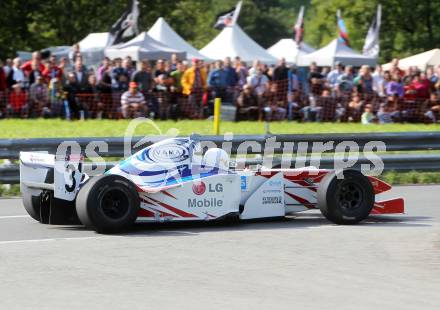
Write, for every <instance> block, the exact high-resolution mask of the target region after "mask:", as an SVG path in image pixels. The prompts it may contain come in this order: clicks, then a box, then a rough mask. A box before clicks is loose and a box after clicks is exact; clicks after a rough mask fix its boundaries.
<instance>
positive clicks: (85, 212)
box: [76, 175, 140, 233]
mask: <svg viewBox="0 0 440 310" xmlns="http://www.w3.org/2000/svg"><path fill="white" fill-rule="evenodd" d="M139 207H140V201H139V195H138V193H137V191H136V187H135V186H134V184H133V183H132V182H130V181H129V180H127V179H126V178H124V177H121V176H118V175H102V176H98V177H94V178H92V179H90V180H89V181H88V182H87V183H86V184H84V186H83V187H82V188H81V189H80V191H79V193H78V196H77V198H76V212H77V214H78V217H79V219H80V221H81V223H82V224H83V225H85V226H87V227H90V228H93V229H94V230H96V231H97V232H99V233H117V232H119V231H121V230H124V229H125V228H127V227H129V226H130V225H132V224H133V223H134V222H135V220H136V218H137V215H138V212H139Z"/></svg>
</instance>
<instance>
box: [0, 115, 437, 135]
mask: <svg viewBox="0 0 440 310" xmlns="http://www.w3.org/2000/svg"><path fill="white" fill-rule="evenodd" d="M128 125H129V121H126V120H117V121H115V120H87V121H64V120H60V119H50V120H46V119H36V120H15V119H11V120H1V121H0V138H50V137H60V138H61V137H117V136H118V137H119V136H123V135H124V132H125V130H126V129H127V126H128ZM155 125H156V127H155V126H153V125H152V124H142V125H140V126H138V127H137V129H136V135H144V136H145V135H160V134H166V133H167V132H168V131H169V130H170V129H172V130H174V128H175V129H177V130H178V133H179V135H189V134H191V133H198V134H213V125H212V121H209V120H203V121H193V120H184V121H178V122H174V121H156V122H155ZM270 131H271V132H272V133H274V134H281V133H286V134H288V133H290V134H306V133H344V132H346V133H358V132H405V131H440V124H435V125H424V124H389V125H368V126H365V125H362V124H354V123H297V122H274V123H271V124H270ZM226 132H232V133H234V134H264V123H263V122H239V123H235V122H222V123H221V133H226Z"/></svg>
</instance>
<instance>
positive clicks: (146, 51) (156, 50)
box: [105, 31, 186, 61]
mask: <svg viewBox="0 0 440 310" xmlns="http://www.w3.org/2000/svg"><path fill="white" fill-rule="evenodd" d="M172 54H176V55H177V56H178V57H179V58H181V59H184V58H186V52H184V51H180V50H176V49H173V48H171V47H169V46H168V45H165V44H163V43H161V42H159V41H156V40H155V39H153V38H152V37H150V36H149V35H148V34H147V33H146V32H145V31H144V32H142V33H140V34H139V35H138V36H137V37H135V38H134V39H132V40H130V41H128V42H126V43H123V44H119V45H115V46H112V47H109V48H107V49H106V50H105V55H106V56H107V57H109V58H111V59H114V58H118V57H120V58H123V57H127V56H130V57H131V58H132V59H133V60H134V61H140V60H142V59H148V60H158V59H170V58H171V55H172Z"/></svg>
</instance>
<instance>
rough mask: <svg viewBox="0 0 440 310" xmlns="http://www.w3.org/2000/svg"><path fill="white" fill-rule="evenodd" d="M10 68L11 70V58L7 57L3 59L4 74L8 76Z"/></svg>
mask: <svg viewBox="0 0 440 310" xmlns="http://www.w3.org/2000/svg"><path fill="white" fill-rule="evenodd" d="M11 70H12V59H11V58H7V59H6V61H5V65H4V66H3V72H4V73H5V76H8V75H9V72H11Z"/></svg>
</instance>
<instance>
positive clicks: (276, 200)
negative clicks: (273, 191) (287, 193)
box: [263, 196, 283, 205]
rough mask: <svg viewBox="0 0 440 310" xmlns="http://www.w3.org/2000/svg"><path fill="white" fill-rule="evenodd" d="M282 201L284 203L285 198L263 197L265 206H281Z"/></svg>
mask: <svg viewBox="0 0 440 310" xmlns="http://www.w3.org/2000/svg"><path fill="white" fill-rule="evenodd" d="M282 201H283V197H281V196H270V197H263V205H268V204H279V203H282Z"/></svg>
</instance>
